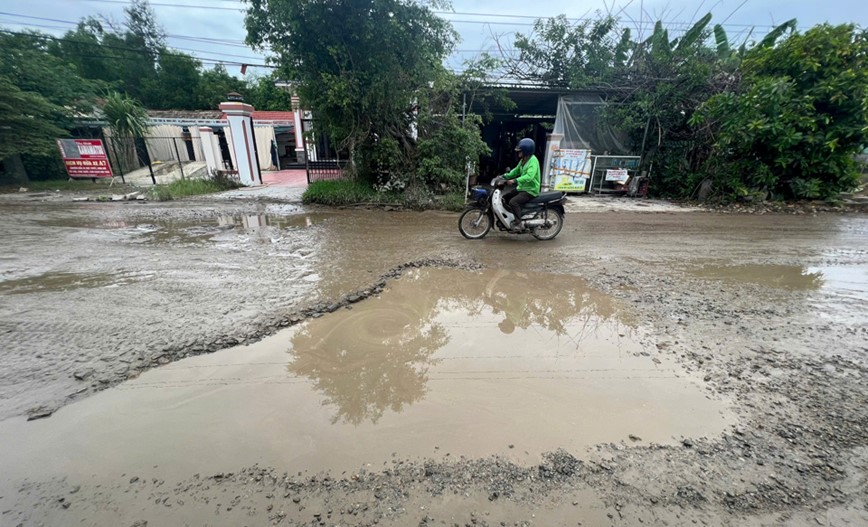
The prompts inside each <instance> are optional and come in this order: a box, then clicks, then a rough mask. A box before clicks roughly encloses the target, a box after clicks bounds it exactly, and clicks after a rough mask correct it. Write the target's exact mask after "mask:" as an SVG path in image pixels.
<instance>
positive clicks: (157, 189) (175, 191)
mask: <svg viewBox="0 0 868 527" xmlns="http://www.w3.org/2000/svg"><path fill="white" fill-rule="evenodd" d="M233 188H238V185H237V184H234V183H232V182H230V181H215V180H213V179H179V180H176V181H172V182H171V183H169V184H168V185H156V186H153V187H151V188H150V189H148V194H149V195H150V197H151V199H155V200H157V201H169V200H173V199H179V198H186V197H188V196H199V195H201V194H213V193H215V192H223V191H224V190H231V189H233Z"/></svg>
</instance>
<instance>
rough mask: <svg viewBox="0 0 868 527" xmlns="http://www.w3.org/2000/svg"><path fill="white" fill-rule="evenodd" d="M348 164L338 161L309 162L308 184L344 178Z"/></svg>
mask: <svg viewBox="0 0 868 527" xmlns="http://www.w3.org/2000/svg"><path fill="white" fill-rule="evenodd" d="M345 169H346V163H345V162H342V161H339V160H337V159H327V160H321V161H310V160H308V162H307V182H308V183H313V182H314V181H327V180H331V179H341V178H343V177H344V170H345Z"/></svg>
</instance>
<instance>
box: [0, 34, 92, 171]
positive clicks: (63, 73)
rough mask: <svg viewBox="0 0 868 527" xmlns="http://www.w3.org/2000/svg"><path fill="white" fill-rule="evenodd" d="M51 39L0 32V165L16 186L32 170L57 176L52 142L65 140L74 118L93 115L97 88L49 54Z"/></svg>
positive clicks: (39, 35)
mask: <svg viewBox="0 0 868 527" xmlns="http://www.w3.org/2000/svg"><path fill="white" fill-rule="evenodd" d="M50 42H51V40H50V38H48V37H47V36H45V35H41V34H39V33H35V32H20V33H19V32H0V48H2V49H3V53H0V72H2V73H0V78H2V87H0V91H2V94H0V101H2V102H0V106H2V109H0V114H2V115H0V121H2V124H0V140H2V142H3V144H2V145H0V160H3V161H4V164H5V165H6V166H7V169H8V168H10V167H11V170H8V171H9V172H12V173H14V174H15V179H16V180H18V181H26V180H27V179H28V177H29V176H28V173H29V172H31V169H33V168H35V167H37V166H38V167H40V168H41V169H43V170H44V167H49V168H51V169H53V170H54V172H53V173H52V172H49V173H35V174H34V177H39V178H44V177H45V176H59V175H61V174H62V173H63V172H62V170H61V169H60V168H59V165H58V162H57V160H58V159H59V157H58V156H59V155H58V152H57V146H56V145H55V139H56V138H58V137H63V136H66V135H68V131H67V129H68V128H70V127H72V126H73V125H74V117H75V115H76V114H78V113H87V112H90V111H92V109H93V102H94V100H95V98H96V93H97V92H98V90H99V89H100V87H101V86H100V84H99V83H95V82H92V81H88V80H85V79H83V78H81V77H80V76H79V75H78V74H77V71H76V69H75V67H73V66H71V65H69V64H68V63H66V62H65V61H63V60H62V59H60V58H58V57H56V56H54V55H52V54H50V53H49V52H48V50H49V46H50Z"/></svg>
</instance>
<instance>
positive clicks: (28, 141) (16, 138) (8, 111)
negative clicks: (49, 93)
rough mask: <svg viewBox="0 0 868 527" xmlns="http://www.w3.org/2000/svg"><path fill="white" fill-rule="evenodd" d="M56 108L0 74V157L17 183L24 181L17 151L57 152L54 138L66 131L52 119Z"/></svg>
mask: <svg viewBox="0 0 868 527" xmlns="http://www.w3.org/2000/svg"><path fill="white" fill-rule="evenodd" d="M57 112H58V108H57V107H56V106H55V105H54V104H52V103H51V102H49V101H48V100H47V99H46V98H45V97H43V96H41V95H39V94H38V93H34V92H25V91H22V90H21V89H20V88H19V87H18V86H16V85H15V84H13V83H12V82H11V81H10V80H9V79H8V78H6V77H5V76H0V161H4V162H5V163H7V164H8V165H9V166H8V167H7V169H8V170H7V172H9V173H10V175H11V177H12V178H13V179H14V180H15V181H16V182H19V183H23V182H26V181H27V180H28V178H27V172H26V170H25V168H24V166H23V162H22V160H21V157H20V156H21V154H25V153H29V154H32V155H40V156H49V155H51V154H54V155H55V156H56V155H57V152H56V151H57V145H56V144H55V141H54V140H55V139H56V138H58V137H63V136H65V135H67V131H66V130H64V129H63V128H60V127H59V126H57V125H56V124H54V122H53V117H54V115H55V114H57Z"/></svg>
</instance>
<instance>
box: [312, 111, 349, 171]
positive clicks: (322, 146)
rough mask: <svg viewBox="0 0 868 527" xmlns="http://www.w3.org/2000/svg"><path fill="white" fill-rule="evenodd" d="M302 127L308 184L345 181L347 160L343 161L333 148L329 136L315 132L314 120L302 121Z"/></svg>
mask: <svg viewBox="0 0 868 527" xmlns="http://www.w3.org/2000/svg"><path fill="white" fill-rule="evenodd" d="M301 127H302V128H301V129H302V134H301V136H302V139H303V141H304V151H305V169H306V171H307V182H308V184H310V183H313V182H314V181H326V180H334V179H343V177H344V175H345V172H346V167H347V159H346V158H344V159H341V156H340V154H339V152H338V151H337V150H336V149H335V148H334V147H333V145H332V144H331V142H330V141H329V138H328V136H326V135H325V134H321V133H320V134H315V133H314V132H313V121H312V120H310V119H302V121H301Z"/></svg>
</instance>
